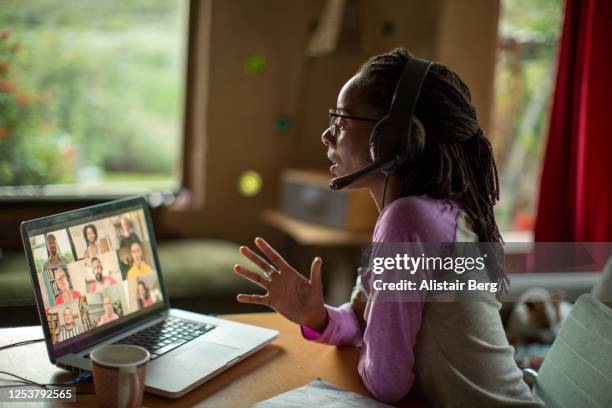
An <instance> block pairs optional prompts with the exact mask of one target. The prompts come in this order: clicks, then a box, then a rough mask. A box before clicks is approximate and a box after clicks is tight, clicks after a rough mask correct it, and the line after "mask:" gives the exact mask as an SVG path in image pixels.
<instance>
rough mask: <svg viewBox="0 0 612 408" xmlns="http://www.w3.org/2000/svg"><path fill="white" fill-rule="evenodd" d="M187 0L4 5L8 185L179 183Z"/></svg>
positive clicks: (0, 115)
mask: <svg viewBox="0 0 612 408" xmlns="http://www.w3.org/2000/svg"><path fill="white" fill-rule="evenodd" d="M185 4H186V3H185V2H183V1H181V0H174V1H173V0H123V1H119V0H112V1H109V0H105V1H97V0H95V1H94V0H70V1H66V0H63V1H55V0H53V1H51V0H27V1H24V0H5V1H3V2H2V7H0V33H1V34H0V185H3V186H20V185H46V184H70V183H77V184H81V185H84V184H85V185H92V184H93V185H95V184H100V183H101V184H108V183H123V182H125V181H126V180H127V181H128V182H131V183H135V184H140V187H142V186H150V187H151V188H158V187H159V186H164V187H165V188H167V187H170V188H174V187H176V186H177V183H178V179H177V178H178V176H177V174H178V167H179V163H178V160H179V151H180V147H181V146H180V143H181V139H182V138H181V130H182V129H181V127H182V112H183V87H184V85H183V82H184V75H183V71H184V50H185V46H186V30H185V9H184V7H185ZM114 174H116V175H114ZM147 175H149V176H147Z"/></svg>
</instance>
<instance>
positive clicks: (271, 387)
mask: <svg viewBox="0 0 612 408" xmlns="http://www.w3.org/2000/svg"><path fill="white" fill-rule="evenodd" d="M224 317H225V318H227V319H232V320H236V321H240V322H245V323H251V324H255V325H259V326H263V327H269V328H273V329H276V330H278V331H279V332H280V335H279V337H278V338H277V339H276V341H274V343H272V344H271V345H269V346H267V347H266V348H264V349H263V350H261V351H259V352H258V353H256V354H254V355H253V356H251V357H249V358H247V359H246V360H245V361H242V362H241V363H239V364H237V365H236V366H234V367H232V368H230V369H229V370H227V371H225V372H223V373H221V374H220V375H219V376H217V377H215V378H213V379H212V380H210V381H208V382H207V383H205V384H203V385H202V386H200V387H198V388H197V389H195V390H194V391H192V392H190V393H189V394H187V395H185V396H184V397H182V398H179V399H175V400H173V399H166V398H162V397H157V396H155V395H151V394H145V398H144V402H143V404H144V406H146V407H166V406H168V405H172V407H192V406H197V407H230V408H234V407H236V408H238V407H248V406H249V405H251V404H253V403H255V402H257V401H261V400H264V399H267V398H270V397H273V396H274V395H277V394H280V393H282V392H285V391H289V390H291V389H293V388H297V387H301V386H302V385H304V384H306V383H308V382H310V381H311V380H313V379H314V378H316V377H321V378H323V379H324V380H326V381H329V382H331V383H333V384H336V385H338V386H339V387H342V388H343V389H345V390H350V391H353V392H357V393H360V394H363V395H368V396H370V394H369V393H368V391H367V390H366V389H365V387H364V386H363V384H362V383H361V380H360V378H359V375H358V373H357V361H358V357H359V355H358V353H359V351H358V349H356V348H353V347H330V346H325V345H321V344H317V343H314V342H310V341H306V340H304V339H303V338H302V336H301V334H300V331H299V328H298V327H297V326H296V325H295V324H293V323H291V322H289V321H287V320H286V319H285V318H283V317H282V316H280V315H278V314H277V313H255V314H242V315H228V316H224ZM37 337H42V330H41V329H40V327H20V328H14V329H0V345H5V344H10V343H14V342H17V341H22V340H27V339H31V338H37ZM0 370H3V371H8V372H11V373H15V374H19V375H21V376H23V377H26V378H28V379H31V380H33V381H36V382H40V383H54V382H61V381H67V380H68V379H70V377H71V375H70V374H69V373H67V372H66V371H63V370H61V369H58V368H57V367H55V366H53V365H52V364H51V363H49V359H48V357H47V351H46V348H45V344H44V343H43V342H40V343H35V344H31V345H27V346H20V347H16V348H13V349H8V350H3V351H0ZM4 377H5V376H3V375H0V378H4ZM2 383H4V381H2ZM79 390H83V391H87V390H93V384H92V383H91V382H88V383H84V384H82V386H80V387H79ZM77 401H78V402H79V403H80V404H78V405H95V396H94V395H78V397H77ZM65 405H66V406H68V407H74V406H75V404H74V403H66V404H65ZM399 406H403V407H420V406H425V405H424V404H423V403H421V402H419V401H406V402H404V403H403V404H401V405H399Z"/></svg>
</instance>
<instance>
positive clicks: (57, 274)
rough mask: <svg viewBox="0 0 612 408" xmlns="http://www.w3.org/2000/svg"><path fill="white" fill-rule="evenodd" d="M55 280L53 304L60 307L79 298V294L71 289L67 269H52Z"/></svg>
mask: <svg viewBox="0 0 612 408" xmlns="http://www.w3.org/2000/svg"><path fill="white" fill-rule="evenodd" d="M53 276H54V278H55V281H54V285H55V288H56V293H57V294H56V296H55V304H56V305H61V304H62V303H64V302H68V301H71V300H77V299H79V298H80V297H81V292H79V291H78V290H74V289H73V285H72V281H71V280H70V275H69V274H68V269H66V268H65V267H60V268H55V269H53Z"/></svg>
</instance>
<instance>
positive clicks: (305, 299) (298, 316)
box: [234, 238, 327, 332]
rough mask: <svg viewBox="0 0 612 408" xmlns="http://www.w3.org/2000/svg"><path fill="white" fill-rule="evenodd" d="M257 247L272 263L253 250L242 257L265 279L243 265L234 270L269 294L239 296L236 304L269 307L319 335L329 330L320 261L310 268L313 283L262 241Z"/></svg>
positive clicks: (245, 252) (313, 262)
mask: <svg viewBox="0 0 612 408" xmlns="http://www.w3.org/2000/svg"><path fill="white" fill-rule="evenodd" d="M255 245H256V246H257V247H258V248H259V249H260V250H261V251H262V252H263V253H264V254H265V256H266V258H268V260H269V262H268V261H266V260H265V259H263V258H262V257H260V256H259V255H257V254H256V253H255V252H253V251H252V250H251V249H250V248H248V247H245V246H242V247H240V253H241V254H242V255H244V256H245V257H247V258H248V259H250V260H251V261H252V262H253V263H255V264H256V265H257V266H259V268H261V270H262V271H264V275H265V276H266V277H263V276H261V275H259V274H257V273H255V272H252V271H250V270H248V269H247V268H245V267H244V266H242V265H236V266H234V272H236V273H237V274H238V275H240V276H242V277H244V278H246V279H248V280H250V281H251V282H253V283H255V284H257V285H259V286H261V287H262V288H264V289H266V290H267V293H266V294H265V295H244V294H240V295H238V297H237V300H238V301H239V302H242V303H253V304H258V305H266V306H269V307H271V308H272V309H274V310H276V311H277V312H279V313H280V314H282V315H283V316H285V317H286V318H287V319H289V320H291V321H292V322H295V323H297V324H300V325H304V326H307V327H310V328H311V329H313V330H316V331H319V332H321V331H323V330H324V329H325V326H327V310H325V306H324V302H323V284H322V283H321V264H322V263H323V261H322V260H321V258H319V257H317V258H315V259H314V260H313V261H312V266H311V267H310V280H307V279H306V278H304V277H303V276H302V275H301V274H300V273H299V272H298V271H296V270H295V269H293V268H292V267H291V266H290V265H289V264H288V263H287V262H286V261H285V260H284V259H283V258H282V257H281V256H280V255H279V254H278V252H276V250H274V248H272V247H271V246H270V244H268V243H267V242H266V241H265V240H264V239H263V238H255Z"/></svg>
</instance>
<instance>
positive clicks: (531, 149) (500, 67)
mask: <svg viewBox="0 0 612 408" xmlns="http://www.w3.org/2000/svg"><path fill="white" fill-rule="evenodd" d="M501 6H502V10H501V15H500V24H499V37H498V50H497V66H496V72H495V96H494V97H495V101H494V111H493V129H492V136H493V137H492V141H493V149H494V151H495V155H496V160H497V164H498V168H499V176H500V183H501V194H502V196H501V200H500V203H499V205H498V206H497V207H496V218H497V221H498V223H499V226H500V229H501V230H505V231H509V230H511V231H512V230H513V231H517V230H525V231H530V230H532V229H533V223H534V218H535V213H536V209H537V198H538V184H539V179H540V170H541V164H542V159H543V153H544V147H545V141H546V135H547V131H548V121H549V110H550V102H551V100H552V93H553V89H554V81H555V73H556V66H557V43H558V40H559V36H560V32H561V26H562V17H563V1H562V0H502V2H501Z"/></svg>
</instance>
